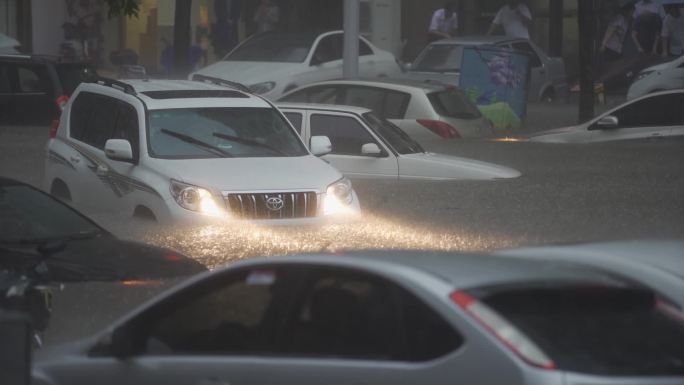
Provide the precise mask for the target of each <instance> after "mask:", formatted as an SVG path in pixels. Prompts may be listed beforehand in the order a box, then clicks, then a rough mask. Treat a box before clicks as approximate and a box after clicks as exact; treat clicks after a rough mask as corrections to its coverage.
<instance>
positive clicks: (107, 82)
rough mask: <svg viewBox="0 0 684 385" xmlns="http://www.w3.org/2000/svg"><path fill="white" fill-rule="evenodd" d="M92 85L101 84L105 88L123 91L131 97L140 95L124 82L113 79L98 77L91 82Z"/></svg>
mask: <svg viewBox="0 0 684 385" xmlns="http://www.w3.org/2000/svg"><path fill="white" fill-rule="evenodd" d="M90 83H96V84H101V85H103V86H107V87H112V88H118V89H120V90H121V91H123V92H125V93H127V94H129V95H137V94H138V93H137V92H135V88H134V87H133V86H132V85H130V84H128V83H125V82H122V81H119V80H115V79H111V78H106V77H102V76H98V77H95V78H93V79H92V80H91V81H90Z"/></svg>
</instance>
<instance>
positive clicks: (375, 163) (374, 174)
mask: <svg viewBox="0 0 684 385" xmlns="http://www.w3.org/2000/svg"><path fill="white" fill-rule="evenodd" d="M278 108H279V109H280V110H281V111H282V112H283V113H284V114H285V116H286V117H287V118H288V120H290V122H291V123H292V124H293V125H294V126H295V129H297V130H298V131H299V133H300V135H301V136H302V139H304V142H305V143H307V144H308V145H310V146H315V145H317V142H318V141H320V140H324V141H326V142H327V141H328V139H329V143H330V144H332V151H331V152H330V153H329V154H327V155H324V156H323V157H322V158H323V159H324V160H326V161H328V162H329V163H330V164H331V165H333V166H334V167H335V168H337V169H338V170H339V171H340V172H341V173H343V174H345V175H346V176H349V177H353V178H374V179H412V180H416V179H417V180H491V179H503V178H516V177H518V176H520V172H519V171H517V170H514V169H512V168H508V167H504V166H499V165H496V164H491V163H486V162H481V161H477V160H472V159H466V158H459V157H455V156H450V155H443V154H434V153H428V152H425V151H424V150H423V149H422V147H421V146H420V145H419V144H418V143H417V142H415V141H414V140H413V139H411V137H409V136H408V135H407V134H406V133H404V132H403V131H402V130H401V129H400V128H398V127H397V126H395V125H394V124H392V123H390V122H389V121H387V120H385V119H382V118H379V117H378V116H377V115H375V113H373V112H372V111H371V110H369V109H366V108H361V107H352V106H334V105H322V104H299V103H281V104H279V105H278ZM326 137H327V138H326Z"/></svg>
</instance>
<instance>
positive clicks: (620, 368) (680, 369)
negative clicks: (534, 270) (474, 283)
mask: <svg viewBox="0 0 684 385" xmlns="http://www.w3.org/2000/svg"><path fill="white" fill-rule="evenodd" d="M484 302H485V303H486V304H487V305H488V306H490V307H491V308H493V309H494V310H496V311H497V312H499V314H501V315H503V316H504V317H505V318H507V319H508V320H509V321H510V322H512V323H513V324H515V326H517V327H518V328H519V329H520V330H521V331H522V332H523V333H525V334H526V335H527V336H528V337H530V338H531V339H532V340H534V342H535V343H536V344H537V345H538V346H539V347H540V348H541V349H542V350H543V351H544V352H546V353H547V354H548V355H549V356H550V357H551V359H552V360H553V361H554V362H555V363H556V365H557V366H558V368H559V369H561V370H567V371H573V372H579V373H592V374H601V375H611V374H612V375H629V374H631V375H650V374H678V375H682V374H684V362H682V361H681V357H684V344H682V341H684V320H683V319H682V318H681V315H679V316H677V315H675V314H672V313H671V312H668V311H666V310H664V308H663V305H662V304H661V303H660V302H659V301H657V300H656V298H655V297H654V295H653V293H652V292H649V291H645V290H637V289H628V288H603V287H568V286H562V287H558V288H539V289H522V290H507V291H504V292H499V293H496V294H494V295H492V296H490V297H488V298H485V299H484Z"/></svg>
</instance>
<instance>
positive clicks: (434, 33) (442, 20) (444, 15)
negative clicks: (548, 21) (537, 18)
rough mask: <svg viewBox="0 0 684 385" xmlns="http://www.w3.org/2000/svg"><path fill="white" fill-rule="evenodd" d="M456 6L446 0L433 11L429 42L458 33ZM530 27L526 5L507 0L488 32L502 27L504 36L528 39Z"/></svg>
mask: <svg viewBox="0 0 684 385" xmlns="http://www.w3.org/2000/svg"><path fill="white" fill-rule="evenodd" d="M456 8H457V7H456V2H454V1H448V2H447V3H446V4H445V5H444V7H443V8H441V9H438V10H436V11H435V13H434V14H433V15H432V20H431V22H430V28H429V30H428V41H429V42H433V41H436V40H441V39H449V38H452V37H454V36H456V34H457V33H458V14H457V12H456ZM531 27H532V13H531V12H530V9H529V8H528V7H527V5H525V3H524V2H523V1H521V0H508V1H507V3H506V5H504V6H503V7H501V8H500V9H499V11H498V12H497V13H496V16H495V17H494V20H493V21H492V24H491V26H490V27H489V31H488V34H489V35H492V34H494V33H495V32H497V30H500V29H503V32H504V34H505V35H506V36H509V37H514V38H523V39H529V38H530V29H531Z"/></svg>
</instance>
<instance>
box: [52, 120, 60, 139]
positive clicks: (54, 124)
mask: <svg viewBox="0 0 684 385" xmlns="http://www.w3.org/2000/svg"><path fill="white" fill-rule="evenodd" d="M58 128H59V119H53V120H52V122H50V139H54V138H56V137H57V129H58Z"/></svg>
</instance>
